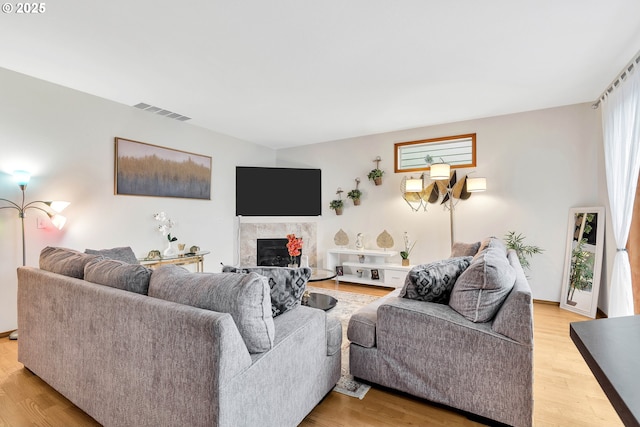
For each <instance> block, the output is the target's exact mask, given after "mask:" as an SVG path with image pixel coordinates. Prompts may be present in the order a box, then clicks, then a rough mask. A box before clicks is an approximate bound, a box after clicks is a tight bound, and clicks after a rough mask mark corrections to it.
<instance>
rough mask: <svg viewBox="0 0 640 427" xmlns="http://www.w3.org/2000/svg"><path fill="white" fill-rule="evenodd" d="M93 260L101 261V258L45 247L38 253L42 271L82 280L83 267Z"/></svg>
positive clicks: (71, 250) (64, 249)
mask: <svg viewBox="0 0 640 427" xmlns="http://www.w3.org/2000/svg"><path fill="white" fill-rule="evenodd" d="M94 259H102V256H100V255H89V254H83V253H82V252H78V251H75V250H73V249H68V248H56V247H52V246H47V247H46V248H44V249H43V250H42V251H41V252H40V262H39V264H40V268H41V269H42V270H45V271H50V272H52V273H57V274H62V275H64V276H69V277H75V278H76V279H84V267H85V265H86V264H87V263H88V262H89V261H91V260H94Z"/></svg>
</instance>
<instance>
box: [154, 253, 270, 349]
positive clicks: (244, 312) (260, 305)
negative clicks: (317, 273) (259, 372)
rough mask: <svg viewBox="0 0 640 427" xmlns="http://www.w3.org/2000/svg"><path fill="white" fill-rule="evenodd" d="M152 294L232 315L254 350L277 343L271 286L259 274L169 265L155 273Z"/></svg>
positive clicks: (248, 346)
mask: <svg viewBox="0 0 640 427" xmlns="http://www.w3.org/2000/svg"><path fill="white" fill-rule="evenodd" d="M149 296H150V297H154V298H160V299H164V300H167V301H173V302H177V303H180V304H185V305H190V306H193V307H198V308H204V309H207V310H213V311H217V312H220V313H229V314H231V317H233V320H234V321H235V323H236V326H237V327H238V331H239V332H240V335H241V336H242V338H243V340H244V342H245V344H246V346H247V350H249V352H250V353H262V352H264V351H267V350H269V349H270V348H271V347H272V346H273V339H274V334H275V327H274V324H273V317H272V316H271V298H270V294H269V285H268V284H267V279H266V278H265V277H263V276H260V275H258V274H256V273H249V274H231V273H191V272H189V271H187V270H186V269H185V268H183V267H178V266H176V265H167V266H163V267H160V268H158V269H157V270H153V272H152V273H151V281H150V282H149Z"/></svg>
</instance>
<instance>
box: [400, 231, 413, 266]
mask: <svg viewBox="0 0 640 427" xmlns="http://www.w3.org/2000/svg"><path fill="white" fill-rule="evenodd" d="M403 238H404V251H401V252H400V256H401V257H402V259H409V255H410V254H411V251H412V250H413V247H414V246H415V245H416V242H413V243H411V242H410V241H409V235H408V234H407V232H406V231H405V232H404V236H403Z"/></svg>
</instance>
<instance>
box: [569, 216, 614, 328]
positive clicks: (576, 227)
mask: <svg viewBox="0 0 640 427" xmlns="http://www.w3.org/2000/svg"><path fill="white" fill-rule="evenodd" d="M604 226H605V222H604V208H603V207H591V208H571V209H570V210H569V226H568V230H567V252H566V255H565V265H564V275H563V281H562V294H561V295H560V307H561V308H564V309H565V310H569V311H574V312H576V313H579V314H582V315H584V316H588V317H591V318H595V317H596V311H597V309H598V291H599V288H600V270H601V266H602V248H603V246H604Z"/></svg>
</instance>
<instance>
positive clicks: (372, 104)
mask: <svg viewBox="0 0 640 427" xmlns="http://www.w3.org/2000/svg"><path fill="white" fill-rule="evenodd" d="M13 4H14V5H16V4H17V3H16V2H14V3H13ZM44 4H45V7H46V10H45V12H44V13H42V14H39V15H25V14H16V13H15V12H14V13H3V14H1V16H0V40H1V43H0V67H4V68H7V69H11V70H15V71H18V72H21V73H24V74H27V75H31V76H34V77H37V78H41V79H44V80H48V81H51V82H54V83H58V84H60V85H63V86H67V87H70V88H74V89H77V90H80V91H83V92H87V93H90V94H94V95H97V96H100V97H103V98H107V99H111V100H114V101H117V102H121V103H124V104H127V105H135V104H137V103H139V102H145V103H148V104H152V105H155V106H159V107H162V108H165V109H168V110H171V111H174V112H176V113H179V114H182V115H185V116H189V117H191V118H192V120H191V121H189V122H188V123H192V124H194V125H198V126H202V127H205V128H209V129H213V130H215V131H217V132H221V133H225V134H228V135H232V136H235V137H237V138H240V139H243V140H247V141H252V142H255V143H258V144H262V145H266V146H270V147H273V148H281V147H289V146H296V145H304V144H310V143H315V142H322V141H330V140H336V139H342V138H348V137H354V136H361V135H368V134H374V133H381V132H387V131H394V130H400V129H408V128H414V127H420V126H427V125H432V124H439V123H448V122H453V121H458V120H466V119H473V118H480V117H488V116H495V115H501V114H508V113H514V112H521V111H529V110H535V109H541V108H547V107H554V106H560V105H568V104H574V103H580V102H589V101H594V100H595V99H597V98H598V96H599V95H600V94H601V92H602V91H603V90H604V89H605V87H606V86H607V85H608V84H609V83H611V81H612V80H613V79H614V78H615V77H616V76H617V74H618V73H619V72H620V71H621V70H622V68H623V67H624V66H625V65H626V64H627V63H628V62H629V61H630V60H631V59H632V58H633V56H634V55H635V54H636V53H637V52H638V51H639V50H640V1H638V0H607V1H602V0H521V1H514V0H484V1H478V0H449V1H447V0H438V1H436V0H193V1H183V2H178V1H166V0H160V1H159V0H135V1H134V0H126V1H125V0H104V1H87V0H57V1H51V2H46V3H44ZM0 102H1V101H0ZM167 120H169V119H167Z"/></svg>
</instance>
